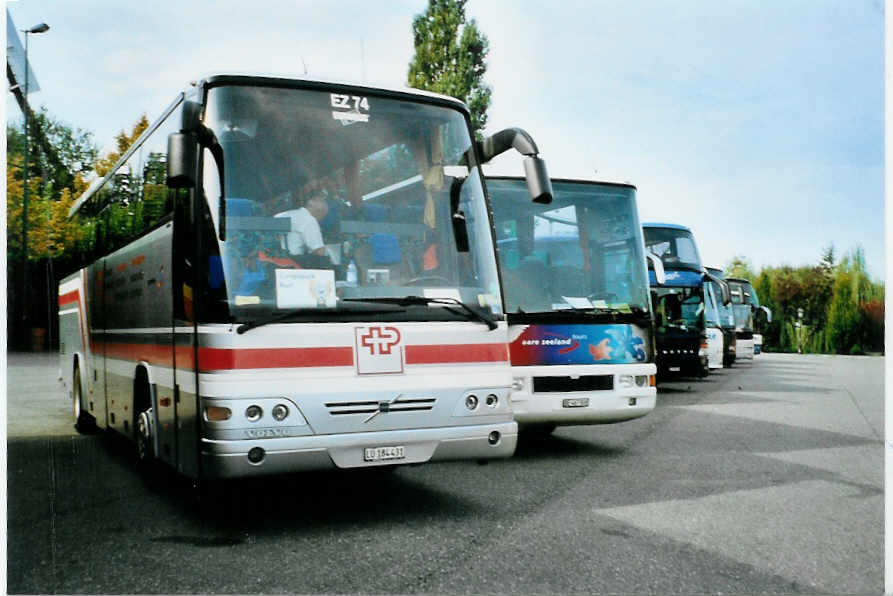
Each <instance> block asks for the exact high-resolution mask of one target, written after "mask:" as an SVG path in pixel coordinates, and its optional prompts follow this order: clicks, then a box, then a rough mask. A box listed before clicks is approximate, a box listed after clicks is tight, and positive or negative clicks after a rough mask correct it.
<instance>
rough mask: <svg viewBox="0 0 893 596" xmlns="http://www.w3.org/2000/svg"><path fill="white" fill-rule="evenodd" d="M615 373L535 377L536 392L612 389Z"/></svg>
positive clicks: (534, 387)
mask: <svg viewBox="0 0 893 596" xmlns="http://www.w3.org/2000/svg"><path fill="white" fill-rule="evenodd" d="M613 388H614V375H581V376H580V377H578V378H572V377H533V392H534V393H564V392H567V391H610V390H611V389H613Z"/></svg>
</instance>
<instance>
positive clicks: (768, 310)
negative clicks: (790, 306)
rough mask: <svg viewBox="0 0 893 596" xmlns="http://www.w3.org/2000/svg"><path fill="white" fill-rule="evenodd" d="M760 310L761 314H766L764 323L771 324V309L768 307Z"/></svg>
mask: <svg viewBox="0 0 893 596" xmlns="http://www.w3.org/2000/svg"><path fill="white" fill-rule="evenodd" d="M760 310H762V311H763V312H765V313H766V322H767V323H771V322H772V309H770V308H769V307H768V306H761V307H760Z"/></svg>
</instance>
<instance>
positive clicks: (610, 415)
mask: <svg viewBox="0 0 893 596" xmlns="http://www.w3.org/2000/svg"><path fill="white" fill-rule="evenodd" d="M575 398H589V405H588V406H586V407H573V408H567V407H564V405H563V404H564V400H566V399H575ZM656 403H657V389H656V388H654V387H645V388H642V389H637V390H635V391H632V392H630V393H622V394H621V393H619V392H616V391H593V392H583V391H574V392H568V393H537V394H530V393H518V392H514V393H512V410H513V411H514V413H515V420H516V421H517V422H518V423H519V424H521V425H524V424H538V423H551V424H557V425H559V426H566V425H572V424H610V423H613V422H623V421H625V420H632V419H634V418H640V417H642V416H644V415H645V414H647V413H649V412H650V411H651V410H653V409H654V406H655V404H656Z"/></svg>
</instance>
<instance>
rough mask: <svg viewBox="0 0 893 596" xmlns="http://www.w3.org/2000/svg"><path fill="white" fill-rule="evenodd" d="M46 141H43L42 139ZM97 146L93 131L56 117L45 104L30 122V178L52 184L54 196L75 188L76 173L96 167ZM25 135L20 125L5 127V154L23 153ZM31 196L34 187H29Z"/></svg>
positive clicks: (84, 172)
mask: <svg viewBox="0 0 893 596" xmlns="http://www.w3.org/2000/svg"><path fill="white" fill-rule="evenodd" d="M44 139H45V141H46V143H45V144H44V143H43V142H40V141H42V140H44ZM98 152H99V151H98V149H97V147H96V145H95V143H94V142H93V134H92V133H90V132H86V131H84V130H81V129H80V128H72V127H71V126H69V125H67V124H65V123H64V122H61V121H59V120H57V119H55V118H54V117H53V116H52V115H50V113H49V112H48V111H47V109H46V108H45V107H42V108H41V109H40V110H39V111H38V112H35V113H34V114H33V118H32V119H31V120H30V121H29V123H28V177H29V178H34V177H37V178H39V186H40V188H41V189H42V188H43V187H44V185H47V184H52V185H53V196H54V197H56V198H58V197H59V195H60V194H61V193H62V190H63V189H65V188H69V189H71V190H74V184H75V183H74V178H75V176H76V175H78V174H80V175H81V176H86V175H87V174H88V173H89V172H90V171H91V170H92V169H93V161H94V160H95V159H96V156H97V154H98ZM24 153H25V134H24V132H22V126H21V124H17V125H16V126H10V125H7V126H6V155H7V160H8V159H9V157H10V156H11V155H24ZM28 192H29V197H30V192H31V189H30V188H29V189H28Z"/></svg>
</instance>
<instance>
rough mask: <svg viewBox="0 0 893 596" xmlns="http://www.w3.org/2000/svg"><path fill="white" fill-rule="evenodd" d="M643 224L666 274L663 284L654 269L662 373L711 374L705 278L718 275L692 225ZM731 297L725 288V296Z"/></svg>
mask: <svg viewBox="0 0 893 596" xmlns="http://www.w3.org/2000/svg"><path fill="white" fill-rule="evenodd" d="M642 227H643V230H644V233H645V250H646V251H647V252H648V253H650V254H653V255H655V256H656V257H657V258H659V259H660V260H661V262H662V264H663V270H664V275H665V279H666V280H665V282H664V283H660V281H659V280H658V279H657V278H656V272H655V271H653V270H649V283H650V284H651V301H652V306H653V309H654V324H655V338H656V344H657V349H656V354H657V370H658V375H659V376H663V375H666V374H670V373H678V374H683V375H691V376H698V377H703V376H706V375H707V374H708V373H709V371H710V368H709V362H708V351H709V346H708V337H707V321H706V319H705V311H706V308H707V307H706V302H705V293H704V281H705V280H713V279H714V278H713V276H712V275H711V274H709V273H708V272H707V271H706V270H705V269H704V267H703V265H702V264H701V257H700V255H699V254H698V247H697V245H696V244H695V240H694V236H693V235H692V233H691V230H690V229H688V228H687V227H685V226H681V225H678V224H668V223H646V224H644V225H643V226H642ZM720 290H721V291H722V287H721V286H720ZM728 300H729V296H728V294H727V293H726V292H724V291H722V293H721V301H723V302H727V301H728ZM714 337H715V336H714Z"/></svg>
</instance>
